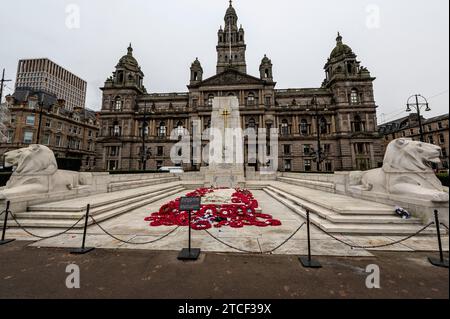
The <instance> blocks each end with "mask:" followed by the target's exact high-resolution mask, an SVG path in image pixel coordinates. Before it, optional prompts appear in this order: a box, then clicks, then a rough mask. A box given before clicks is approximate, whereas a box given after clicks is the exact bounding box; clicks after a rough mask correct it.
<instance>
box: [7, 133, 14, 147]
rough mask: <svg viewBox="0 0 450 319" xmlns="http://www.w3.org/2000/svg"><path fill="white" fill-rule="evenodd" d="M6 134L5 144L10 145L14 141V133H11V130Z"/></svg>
mask: <svg viewBox="0 0 450 319" xmlns="http://www.w3.org/2000/svg"><path fill="white" fill-rule="evenodd" d="M7 134H8V136H7V139H6V143H8V144H12V142H13V140H14V131H12V130H11V131H8V132H7Z"/></svg>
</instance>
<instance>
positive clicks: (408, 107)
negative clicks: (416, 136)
mask: <svg viewBox="0 0 450 319" xmlns="http://www.w3.org/2000/svg"><path fill="white" fill-rule="evenodd" d="M411 100H413V102H412V101H411ZM420 100H421V101H420ZM423 107H425V112H429V111H431V109H430V106H429V104H428V100H427V99H426V98H425V97H424V96H422V95H420V94H415V95H411V96H410V97H409V98H408V102H407V103H406V112H412V109H411V108H414V109H415V110H416V112H417V117H418V118H419V132H420V141H421V142H425V138H424V136H423V127H422V117H421V110H422V108H423Z"/></svg>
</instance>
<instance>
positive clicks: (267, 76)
mask: <svg viewBox="0 0 450 319" xmlns="http://www.w3.org/2000/svg"><path fill="white" fill-rule="evenodd" d="M269 74H270V73H269V69H266V70H265V71H264V75H265V77H266V78H269V77H270V76H269Z"/></svg>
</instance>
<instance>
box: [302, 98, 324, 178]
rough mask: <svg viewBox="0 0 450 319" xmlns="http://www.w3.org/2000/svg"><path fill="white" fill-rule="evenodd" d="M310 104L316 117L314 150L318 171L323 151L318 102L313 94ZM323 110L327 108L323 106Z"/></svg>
mask: <svg viewBox="0 0 450 319" xmlns="http://www.w3.org/2000/svg"><path fill="white" fill-rule="evenodd" d="M311 105H312V106H313V107H314V116H315V117H316V130H317V151H316V164H317V171H318V172H320V171H321V169H320V164H321V163H322V162H323V159H324V157H323V153H322V146H321V141H320V130H321V127H320V121H319V106H320V105H319V103H318V101H317V96H316V95H314V97H313V99H312V101H311ZM310 110H311V109H310V108H308V109H306V111H310ZM323 111H328V108H327V107H326V106H325V108H324V109H323Z"/></svg>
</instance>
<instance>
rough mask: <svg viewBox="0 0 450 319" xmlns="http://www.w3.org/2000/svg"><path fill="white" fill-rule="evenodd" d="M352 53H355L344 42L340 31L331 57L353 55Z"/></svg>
mask: <svg viewBox="0 0 450 319" xmlns="http://www.w3.org/2000/svg"><path fill="white" fill-rule="evenodd" d="M352 54H353V51H352V49H351V48H350V47H349V46H348V45H346V44H344V43H342V36H341V35H340V34H339V33H338V37H337V38H336V47H335V48H334V49H333V51H332V52H331V54H330V59H335V58H338V57H340V56H342V55H352Z"/></svg>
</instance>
